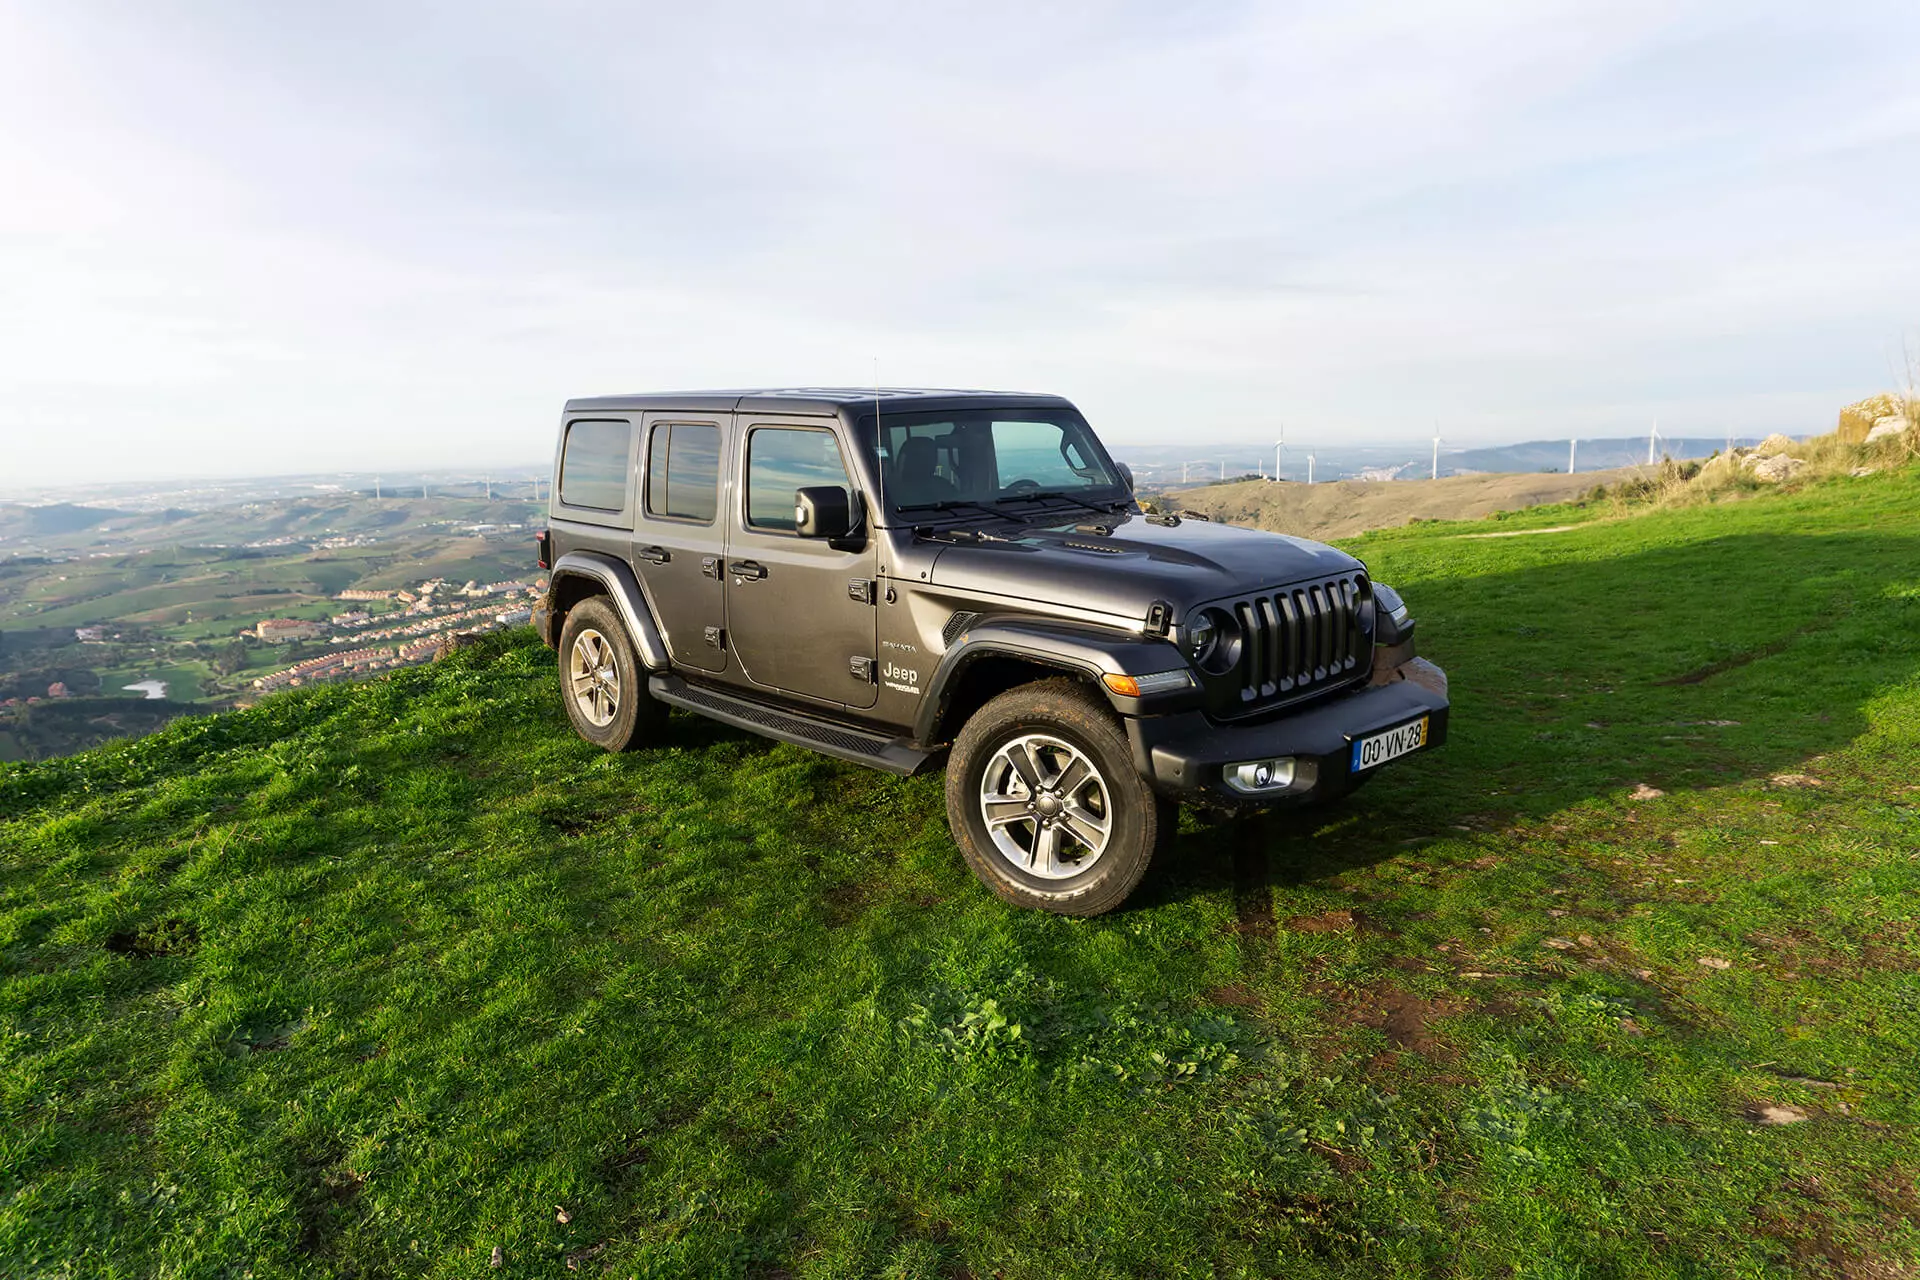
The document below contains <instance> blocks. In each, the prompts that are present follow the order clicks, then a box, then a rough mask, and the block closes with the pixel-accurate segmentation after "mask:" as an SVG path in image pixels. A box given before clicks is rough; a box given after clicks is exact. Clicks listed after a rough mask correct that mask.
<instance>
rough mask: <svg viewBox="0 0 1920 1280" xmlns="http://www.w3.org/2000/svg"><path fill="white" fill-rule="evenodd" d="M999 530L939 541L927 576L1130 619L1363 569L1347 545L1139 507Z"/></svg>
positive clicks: (961, 588) (960, 588)
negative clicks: (1154, 514)
mask: <svg viewBox="0 0 1920 1280" xmlns="http://www.w3.org/2000/svg"><path fill="white" fill-rule="evenodd" d="M1095 526H1104V527H1106V528H1109V529H1111V530H1112V532H1111V533H1108V534H1102V533H1099V532H1094V531H1092V530H1094V528H1095ZM1004 536H1006V538H1007V539H1008V540H1007V541H1004V542H1002V541H981V542H963V543H957V544H953V545H948V546H945V547H943V549H942V550H941V551H940V553H939V555H938V557H937V558H936V559H935V561H934V563H933V567H932V572H931V574H930V575H929V581H930V583H931V584H932V585H934V586H936V587H940V588H944V589H947V590H951V591H957V592H982V593H987V594H992V595H1000V596H1010V597H1016V598H1020V599H1027V600H1045V601H1049V602H1051V603H1055V604H1061V605H1066V606H1068V607H1070V608H1075V609H1087V610H1091V611H1094V612H1097V613H1112V614H1121V615H1125V616H1127V617H1143V616H1145V613H1146V608H1147V606H1148V605H1149V604H1151V603H1152V602H1153V601H1155V600H1165V601H1167V602H1168V603H1169V604H1171V605H1173V606H1174V612H1175V615H1176V616H1178V615H1180V614H1183V613H1185V612H1186V610H1187V609H1189V608H1191V607H1192V606H1194V605H1197V604H1201V603H1204V602H1206V601H1209V600H1218V599H1221V598H1222V597H1226V596H1235V595H1246V594H1251V593H1252V592H1255V591H1258V590H1260V589H1261V588H1263V587H1277V586H1282V585H1284V584H1286V583H1290V582H1299V581H1301V580H1302V579H1307V578H1323V577H1331V576H1333V575H1334V574H1338V573H1345V572H1348V571H1350V570H1353V569H1356V568H1359V567H1360V562H1359V561H1358V560H1355V559H1354V558H1353V557H1352V556H1350V555H1348V554H1346V553H1345V552H1344V551H1336V550H1334V549H1333V548H1332V547H1329V546H1327V545H1326V544H1325V543H1321V542H1310V541H1308V540H1307V539H1305V538H1292V537H1288V536H1287V535H1286V534H1281V533H1267V532H1265V531H1263V530H1259V529H1240V528H1235V527H1234V526H1232V525H1226V524H1214V523H1212V522H1209V521H1204V520H1195V519H1192V518H1191V517H1189V518H1186V519H1183V520H1181V522H1180V523H1179V524H1177V525H1172V526H1168V525H1164V524H1158V523H1155V522H1152V521H1149V520H1147V519H1146V518H1145V517H1143V516H1142V515H1140V514H1139V513H1138V512H1126V513H1122V514H1117V515H1110V516H1095V515H1093V514H1092V513H1090V512H1089V513H1087V514H1086V515H1084V516H1072V517H1065V518H1063V519H1062V521H1061V522H1060V523H1058V524H1052V525H1037V524H1034V525H1027V526H1026V527H1024V528H1022V529H1019V530H1018V531H1017V532H1007V533H1006V534H1005V535H1004Z"/></svg>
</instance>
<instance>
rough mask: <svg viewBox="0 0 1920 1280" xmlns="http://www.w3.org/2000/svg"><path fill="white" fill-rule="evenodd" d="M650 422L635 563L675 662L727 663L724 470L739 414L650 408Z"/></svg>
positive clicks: (710, 666)
mask: <svg viewBox="0 0 1920 1280" xmlns="http://www.w3.org/2000/svg"><path fill="white" fill-rule="evenodd" d="M644 422H645V425H644V428H643V430H642V434H641V439H642V441H643V444H642V448H641V451H640V457H641V459H642V461H641V468H642V470H641V473H640V486H639V488H640V495H639V501H638V502H636V503H635V504H634V505H635V508H636V511H635V515H636V518H635V520H634V522H633V571H634V574H635V576H637V577H638V578H639V579H640V586H641V589H642V590H643V591H644V592H645V593H646V597H647V603H648V604H649V605H651V606H652V607H653V619H654V621H655V622H657V623H658V624H659V625H660V634H661V637H662V638H663V639H665V640H666V642H667V652H669V653H671V654H672V655H673V660H674V662H675V663H676V664H678V665H680V666H687V667H697V668H699V669H700V670H703V671H720V670H722V669H724V668H725V667H726V665H727V651H726V648H725V645H726V638H725V634H724V632H723V628H724V627H725V626H726V621H727V619H726V588H725V586H724V584H723V583H722V582H721V577H720V575H721V559H722V556H723V555H724V554H725V552H726V531H725V524H724V522H723V521H722V519H721V515H720V508H721V502H720V477H721V476H722V475H724V474H726V472H725V464H726V452H727V435H728V428H729V427H730V426H731V425H732V415H731V414H715V415H713V416H710V417H702V416H700V415H698V414H673V413H649V414H647V415H646V417H645V419H644Z"/></svg>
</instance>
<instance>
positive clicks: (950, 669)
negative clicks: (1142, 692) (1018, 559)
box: [914, 619, 1184, 744]
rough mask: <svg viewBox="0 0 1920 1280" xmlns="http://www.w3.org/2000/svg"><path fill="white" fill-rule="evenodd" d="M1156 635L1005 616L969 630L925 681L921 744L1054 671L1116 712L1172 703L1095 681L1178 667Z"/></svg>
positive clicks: (942, 737) (943, 737)
mask: <svg viewBox="0 0 1920 1280" xmlns="http://www.w3.org/2000/svg"><path fill="white" fill-rule="evenodd" d="M1183 665H1184V662H1183V660H1182V659H1181V657H1180V655H1179V652H1178V651H1177V650H1175V649H1174V648H1173V646H1172V645H1170V644H1168V643H1166V642H1165V641H1161V640H1145V639H1142V638H1141V637H1139V636H1137V635H1131V634H1128V633H1124V632H1117V631H1108V630H1104V629H1099V628H1094V627H1084V626H1074V625H1072V624H1065V623H1055V622H1042V621H1032V622H1027V621H1021V620H1017V619H1016V620H1009V621H1006V622H990V623H986V624H984V625H981V626H976V627H973V628H971V629H969V630H968V631H967V632H966V634H965V635H963V636H962V637H961V638H960V641H959V643H957V644H955V645H954V646H953V647H952V648H950V649H948V650H947V652H946V654H945V655H944V656H942V658H941V659H940V665H939V666H938V667H937V668H936V669H935V670H934V673H933V678H932V679H931V680H930V681H929V682H928V689H927V696H926V698H925V699H924V700H923V701H922V703H921V706H920V713H919V716H918V718H917V720H916V722H915V724H914V739H915V741H917V742H919V743H922V744H930V743H935V742H946V741H950V740H951V739H952V738H953V736H954V735H955V734H957V733H958V732H959V731H960V727H961V726H962V725H964V724H965V723H966V722H967V719H968V717H970V716H972V715H973V713H974V712H976V711H978V710H979V709H980V708H981V707H983V706H985V705H986V704H987V703H988V702H989V701H991V700H992V699H994V698H996V697H998V696H999V695H1001V694H1002V693H1005V692H1007V690H1009V689H1014V688H1018V687H1019V686H1020V685H1023V684H1029V683H1032V682H1033V681H1036V680H1047V679H1052V678H1056V677H1059V676H1070V677H1072V678H1074V679H1076V680H1079V681H1081V682H1082V683H1084V684H1086V685H1087V686H1088V687H1090V688H1091V689H1093V690H1094V691H1095V692H1097V693H1098V694H1099V695H1101V697H1103V698H1104V699H1105V701H1106V702H1107V704H1108V705H1109V706H1111V707H1112V708H1113V710H1114V711H1116V712H1118V713H1119V714H1120V715H1123V716H1135V715H1140V714H1143V713H1146V712H1150V711H1152V712H1157V711H1161V710H1171V709H1174V708H1173V707H1172V706H1171V705H1168V700H1167V699H1166V698H1165V697H1164V696H1163V697H1160V698H1148V697H1126V696H1123V695H1120V694H1116V693H1114V692H1113V691H1112V690H1111V689H1109V688H1108V687H1107V686H1106V685H1104V684H1103V683H1101V676H1103V675H1107V674H1121V675H1144V674H1147V673H1149V672H1153V671H1163V670H1166V669H1168V668H1169V667H1177V666H1183Z"/></svg>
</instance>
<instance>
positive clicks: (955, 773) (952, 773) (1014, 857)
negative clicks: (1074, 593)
mask: <svg viewBox="0 0 1920 1280" xmlns="http://www.w3.org/2000/svg"><path fill="white" fill-rule="evenodd" d="M1176 818H1177V810H1176V808H1175V806H1174V805H1173V804H1172V803H1171V802H1170V801H1167V800H1164V799H1162V798H1161V797H1159V796H1158V795H1156V794H1154V792H1153V789H1152V788H1151V787H1149V786H1148V785H1147V784H1146V782H1145V780H1144V779H1142V778H1141V777H1140V775H1139V773H1138V772H1136V771H1135V769H1134V767H1133V758H1132V754H1131V753H1130V752H1129V750H1128V748H1127V740H1126V735H1125V734H1124V733H1123V732H1122V731H1121V728H1120V722H1119V718H1118V717H1117V716H1115V715H1114V714H1113V712H1112V711H1111V710H1110V709H1109V708H1108V707H1107V706H1106V704H1105V702H1104V701H1103V700H1102V699H1100V698H1099V697H1098V696H1097V695H1095V694H1093V693H1092V692H1091V691H1090V690H1088V689H1087V688H1086V687H1085V686H1083V685H1080V684H1078V683H1076V682H1075V681H1072V680H1042V681H1039V682H1037V683H1035V684H1030V685H1023V686H1021V687H1020V688H1018V689H1014V690H1012V691H1010V692H1008V693H1003V694H1001V695H1000V696H999V697H997V698H995V699H994V700H993V701H992V702H989V703H988V704H987V705H986V706H984V707H982V708H981V709H980V710H979V711H978V712H976V713H975V714H974V716H973V718H972V719H971V720H969V721H967V724H966V727H965V728H963V729H962V730H961V731H960V736H959V738H958V739H956V740H955V742H954V746H953V754H952V756H951V758H950V759H949V761H948V763H947V822H948V825H949V826H951V827H952V829H953V836H954V840H955V841H956V842H957V843H958V844H959V845H960V851H961V853H962V854H964V855H965V857H966V859H967V865H968V866H969V867H970V868H972V870H973V873H974V874H975V875H976V876H978V877H979V878H980V880H981V881H982V882H983V883H985V884H986V886H987V887H988V888H990V889H992V890H993V891H994V893H996V894H998V895H999V896H1000V897H1001V898H1003V899H1005V900H1006V901H1008V902H1011V903H1013V904H1014V905H1016V906H1022V907H1038V908H1040V909H1042V910H1045V911H1055V912H1059V913H1061V914H1063V915H1076V916H1093V915H1099V914H1101V913H1102V912H1105V911H1111V910H1113V909H1114V908H1115V907H1117V906H1119V905H1120V904H1121V903H1122V902H1124V901H1125V900H1126V898H1127V895H1128V894H1130V893H1132V892H1133V890H1134V888H1135V887H1136V886H1138V885H1139V883H1140V881H1141V879H1142V877H1144V876H1145V875H1146V873H1147V867H1148V866H1149V865H1150V864H1151V863H1152V861H1153V858H1154V855H1155V854H1156V853H1157V852H1158V851H1159V850H1160V849H1161V848H1162V847H1163V846H1164V845H1165V844H1166V843H1167V842H1168V841H1169V840H1170V839H1171V838H1172V835H1173V830H1174V826H1175V821H1176Z"/></svg>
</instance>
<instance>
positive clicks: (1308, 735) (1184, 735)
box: [1126, 658, 1449, 808]
mask: <svg viewBox="0 0 1920 1280" xmlns="http://www.w3.org/2000/svg"><path fill="white" fill-rule="evenodd" d="M1448 705H1449V704H1448V702H1447V682H1446V673H1445V672H1443V671H1441V670H1440V668H1438V667H1436V666H1434V665H1433V664H1432V663H1430V662H1427V661H1425V660H1424V659H1418V658H1410V659H1408V660H1407V661H1406V662H1404V663H1401V664H1397V665H1395V666H1392V667H1388V668H1384V669H1376V671H1375V673H1374V678H1373V682H1372V683H1370V684H1368V685H1366V686H1365V687H1363V688H1360V689H1356V690H1354V691H1353V692H1351V693H1346V694H1342V695H1340V696H1339V697H1336V698H1333V699H1332V700H1330V701H1327V702H1323V703H1320V704H1318V705H1317V706H1311V707H1307V708H1305V709H1303V710H1300V711H1296V712H1294V713H1292V714H1289V715H1283V716H1280V717H1278V718H1275V719H1272V720H1267V721H1264V722H1261V723H1258V724H1221V723H1219V722H1218V721H1215V720H1211V719H1209V718H1208V717H1207V716H1206V714H1205V713H1204V712H1200V711H1187V712H1181V713H1179V714H1177V715H1168V716H1141V717H1137V718H1129V719H1128V720H1127V722H1126V725H1127V739H1128V741H1129V742H1130V743H1131V745H1132V747H1133V756H1134V765H1135V767H1136V768H1138V769H1139V770H1140V773H1141V776H1143V777H1145V778H1146V779H1147V780H1148V781H1149V782H1150V783H1152V784H1153V786H1154V789H1155V790H1157V791H1160V792H1161V793H1163V794H1165V795H1168V796H1173V797H1176V798H1182V799H1197V798H1205V799H1209V800H1212V801H1216V802H1218V803H1222V804H1229V805H1234V806H1253V807H1260V808H1266V807H1271V806H1277V805H1291V804H1304V803H1308V802H1311V801H1318V800H1326V799H1331V798H1333V797H1335V796H1338V795H1341V794H1343V793H1345V792H1346V791H1349V790H1351V789H1352V788H1353V786H1354V785H1355V777H1354V775H1353V774H1352V773H1351V772H1350V763H1351V757H1352V753H1353V742H1354V740H1355V739H1356V738H1364V737H1366V736H1368V735H1369V734H1374V733H1379V732H1381V731H1382V730H1386V729H1391V728H1393V727H1395V726H1396V725H1402V724H1405V723H1407V722H1408V721H1410V720H1416V719H1418V718H1419V717H1421V716H1427V717H1430V719H1429V721H1428V729H1427V743H1426V745H1425V746H1424V747H1421V748H1420V749H1419V750H1418V751H1415V752H1412V753H1411V755H1413V756H1418V755H1420V754H1422V753H1423V752H1426V751H1430V750H1432V749H1433V748H1434V747H1437V746H1439V745H1440V744H1441V743H1443V742H1445V741H1446V740H1447V710H1448ZM1279 756H1291V757H1292V758H1293V760H1294V773H1293V781H1292V782H1291V783H1290V784H1289V785H1288V786H1286V787H1284V788H1279V789H1276V790H1273V791H1270V792H1266V793H1263V794H1261V795H1258V796H1253V795H1247V794H1245V793H1243V792H1240V791H1236V790H1234V789H1233V788H1231V787H1229V786H1228V785H1227V783H1226V777H1225V770H1226V767H1227V766H1228V765H1230V764H1234V763H1236V762H1238V761H1242V760H1261V759H1268V758H1273V757H1279ZM1405 758H1408V757H1402V759H1405ZM1395 763H1397V761H1396V762H1395ZM1386 767H1390V766H1388V765H1375V766H1374V768H1373V769H1368V770H1367V771H1366V772H1367V773H1372V772H1374V770H1375V769H1380V768H1386Z"/></svg>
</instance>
